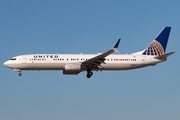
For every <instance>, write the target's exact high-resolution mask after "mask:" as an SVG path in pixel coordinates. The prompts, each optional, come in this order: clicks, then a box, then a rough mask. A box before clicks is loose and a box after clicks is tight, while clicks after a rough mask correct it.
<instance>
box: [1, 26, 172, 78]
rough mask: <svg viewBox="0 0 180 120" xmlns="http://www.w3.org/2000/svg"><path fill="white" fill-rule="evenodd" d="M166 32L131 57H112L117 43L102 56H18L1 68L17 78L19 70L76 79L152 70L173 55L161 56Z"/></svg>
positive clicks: (166, 40)
mask: <svg viewBox="0 0 180 120" xmlns="http://www.w3.org/2000/svg"><path fill="white" fill-rule="evenodd" d="M170 31H171V27H165V28H164V29H163V30H162V31H161V32H160V33H159V34H158V36H157V37H156V38H155V39H154V40H153V41H152V43H151V44H150V45H149V46H148V47H147V48H146V49H145V50H143V51H140V52H136V53H132V54H124V55H123V54H112V53H113V52H115V51H116V52H118V51H117V48H118V46H119V43H120V40H121V39H119V40H118V41H117V42H116V44H115V45H114V46H113V48H112V49H110V50H109V51H107V52H105V53H97V54H29V55H20V56H16V57H13V58H11V59H10V60H8V61H6V62H5V63H4V65H5V66H6V67H9V68H11V69H13V71H18V72H19V76H21V75H22V73H21V71H22V70H38V71H39V70H62V71H63V74H65V75H78V74H79V73H80V72H82V71H87V75H86V77H87V78H90V77H91V76H92V75H93V72H92V71H103V70H131V69H137V68H142V67H147V66H154V65H156V64H158V63H161V62H164V61H166V60H167V57H169V56H170V55H172V54H174V53H175V52H170V53H167V54H165V51H166V46H167V42H168V38H169V34H170ZM118 53H119V52H118Z"/></svg>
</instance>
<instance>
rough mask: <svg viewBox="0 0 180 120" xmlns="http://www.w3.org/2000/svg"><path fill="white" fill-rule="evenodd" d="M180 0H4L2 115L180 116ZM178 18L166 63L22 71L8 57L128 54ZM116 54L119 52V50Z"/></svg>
mask: <svg viewBox="0 0 180 120" xmlns="http://www.w3.org/2000/svg"><path fill="white" fill-rule="evenodd" d="M179 5H180V1H179V0H171V1H170V0H151V1H146V0H128V1H120V0H113V1H109V0H85V1H84V0H69V1H65V0H64V1H62V0H51V1H50V0H29V1H27V0H15V1H14V0H8V1H7V0H1V1H0V42H1V44H0V55H1V59H0V64H1V65H0V72H1V75H0V119H1V120H120V119H121V120H179V119H180V114H179V113H180V87H179V86H180V72H179V67H180V64H179V60H180V55H179V50H180V47H179V45H180V40H179V39H180V34H179V31H180V13H179V12H180V7H179ZM165 26H171V27H172V30H171V34H170V37H169V42H168V45H167V49H166V53H168V52H173V51H176V53H175V54H174V55H172V56H170V57H169V58H168V60H167V61H166V62H164V63H160V64H158V65H156V66H154V67H146V68H141V69H137V70H130V71H103V72H94V75H93V76H92V77H91V79H87V78H86V72H82V73H80V74H79V75H77V76H68V75H63V74H62V71H40V72H38V71H22V74H23V75H22V76H21V77H19V76H18V72H15V71H13V70H11V69H9V68H7V67H5V66H4V65H3V63H4V62H5V61H7V60H9V59H10V58H11V57H13V56H17V55H22V54H35V53H37V54H39V53H42V54H50V53H52V54H53V53H54V54H58V53H59V54H63V53H64V54H80V53H84V54H86V53H87V54H89V53H93V54H96V53H103V52H106V51H107V50H109V49H111V48H112V47H113V45H114V44H115V42H116V41H117V40H118V39H119V38H122V40H121V42H120V45H119V48H118V51H120V53H121V54H126V53H129V54H130V53H133V52H138V51H141V50H143V49H145V48H146V47H147V46H148V45H149V44H150V43H151V42H152V40H153V39H154V38H155V37H156V36H157V35H158V34H159V32H160V31H161V30H162V29H163V28H164V27H165ZM114 54H117V53H114Z"/></svg>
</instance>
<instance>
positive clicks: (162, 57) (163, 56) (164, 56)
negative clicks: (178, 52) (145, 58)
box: [155, 52, 175, 59]
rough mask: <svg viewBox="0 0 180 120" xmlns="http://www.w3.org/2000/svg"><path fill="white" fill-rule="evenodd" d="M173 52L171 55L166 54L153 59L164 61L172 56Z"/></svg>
mask: <svg viewBox="0 0 180 120" xmlns="http://www.w3.org/2000/svg"><path fill="white" fill-rule="evenodd" d="M174 53H175V52H171V53H167V54H164V55H161V56H157V57H155V59H166V58H167V57H169V56H170V55H172V54H174Z"/></svg>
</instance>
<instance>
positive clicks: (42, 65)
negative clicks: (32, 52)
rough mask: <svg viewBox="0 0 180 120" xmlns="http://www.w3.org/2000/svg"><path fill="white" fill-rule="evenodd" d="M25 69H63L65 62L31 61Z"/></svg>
mask: <svg viewBox="0 0 180 120" xmlns="http://www.w3.org/2000/svg"><path fill="white" fill-rule="evenodd" d="M27 65H28V67H26V68H24V70H63V69H64V66H65V63H30V64H27Z"/></svg>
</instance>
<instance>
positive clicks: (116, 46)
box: [112, 39, 121, 53]
mask: <svg viewBox="0 0 180 120" xmlns="http://www.w3.org/2000/svg"><path fill="white" fill-rule="evenodd" d="M120 40H121V39H119V40H118V41H117V42H116V44H115V45H114V47H113V48H112V49H113V50H114V51H116V52H117V53H119V51H118V50H117V48H118V46H119V42H120Z"/></svg>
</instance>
